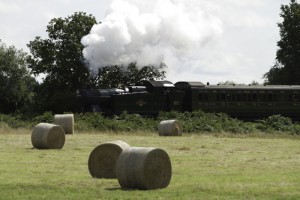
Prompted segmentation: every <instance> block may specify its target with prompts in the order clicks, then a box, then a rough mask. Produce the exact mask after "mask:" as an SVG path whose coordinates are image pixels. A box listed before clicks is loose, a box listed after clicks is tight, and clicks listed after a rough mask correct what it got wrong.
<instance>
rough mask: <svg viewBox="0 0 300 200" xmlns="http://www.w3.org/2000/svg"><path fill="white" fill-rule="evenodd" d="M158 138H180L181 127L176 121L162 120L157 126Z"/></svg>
mask: <svg viewBox="0 0 300 200" xmlns="http://www.w3.org/2000/svg"><path fill="white" fill-rule="evenodd" d="M158 135H159V136H181V135H182V125H181V124H180V122H179V121H177V120H164V121H161V122H160V123H159V125H158Z"/></svg>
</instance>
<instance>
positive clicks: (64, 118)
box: [54, 114, 74, 134]
mask: <svg viewBox="0 0 300 200" xmlns="http://www.w3.org/2000/svg"><path fill="white" fill-rule="evenodd" d="M54 124H57V125H59V126H61V127H62V128H63V129H64V131H65V134H74V114H56V115H54Z"/></svg>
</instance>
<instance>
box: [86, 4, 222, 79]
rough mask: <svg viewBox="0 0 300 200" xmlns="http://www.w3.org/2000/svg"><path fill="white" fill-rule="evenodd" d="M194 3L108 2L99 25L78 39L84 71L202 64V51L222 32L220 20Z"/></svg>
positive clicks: (207, 7)
mask: <svg viewBox="0 0 300 200" xmlns="http://www.w3.org/2000/svg"><path fill="white" fill-rule="evenodd" d="M210 9H212V8H211V7H210V5H209V4H201V3H199V1H198V0H189V1H186V0H151V1H140V0H114V1H113V2H112V3H111V5H110V9H109V11H108V13H107V15H106V17H105V19H104V20H103V21H102V23H101V24H97V25H94V26H93V28H92V29H91V31H90V33H89V34H88V35H86V36H84V37H83V38H82V40H81V43H82V44H83V45H84V47H85V48H84V50H83V54H84V57H85V59H86V61H87V62H88V63H89V65H90V67H92V68H93V69H94V70H97V69H98V68H99V67H103V66H107V65H120V64H123V65H127V64H129V63H131V62H137V65H138V66H145V65H159V64H160V63H161V62H163V63H165V64H166V65H167V66H168V69H167V70H169V71H173V72H172V74H174V71H177V72H179V73H180V71H182V70H187V69H190V68H193V66H194V65H195V64H196V65H199V64H203V63H202V62H201V57H202V53H201V52H203V50H202V49H203V48H204V47H207V46H210V45H212V44H213V43H215V41H216V40H218V38H219V37H220V36H221V35H222V34H223V24H222V21H221V20H220V19H219V18H217V17H214V16H212V15H210V12H209V10H210Z"/></svg>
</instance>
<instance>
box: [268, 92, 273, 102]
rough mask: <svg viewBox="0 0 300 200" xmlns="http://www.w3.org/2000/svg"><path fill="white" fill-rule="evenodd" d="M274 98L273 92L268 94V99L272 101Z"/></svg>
mask: <svg viewBox="0 0 300 200" xmlns="http://www.w3.org/2000/svg"><path fill="white" fill-rule="evenodd" d="M272 100H273V95H272V94H271V93H269V94H268V101H272Z"/></svg>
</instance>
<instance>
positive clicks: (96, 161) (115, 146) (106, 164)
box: [88, 140, 130, 178]
mask: <svg viewBox="0 0 300 200" xmlns="http://www.w3.org/2000/svg"><path fill="white" fill-rule="evenodd" d="M129 147H130V146H129V144H127V143H126V142H123V141H121V140H116V141H111V142H106V143H103V144H100V145H99V146H97V147H96V148H94V150H93V151H92V152H91V153H90V156H89V160H88V168H89V172H90V174H91V176H92V177H94V178H116V163H117V159H118V158H119V155H120V154H121V152H122V151H123V150H124V149H126V148H129Z"/></svg>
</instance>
